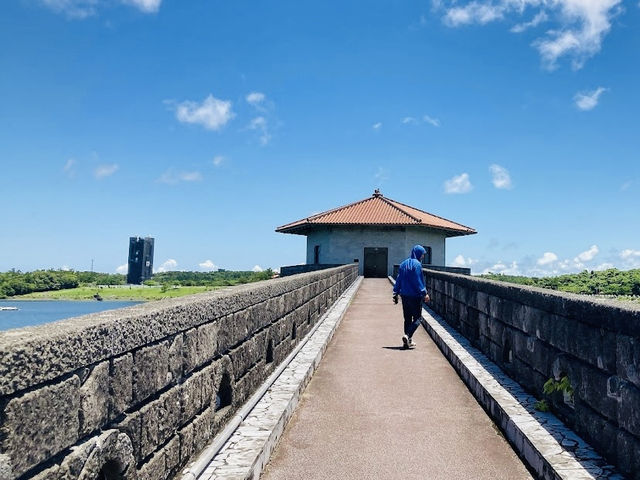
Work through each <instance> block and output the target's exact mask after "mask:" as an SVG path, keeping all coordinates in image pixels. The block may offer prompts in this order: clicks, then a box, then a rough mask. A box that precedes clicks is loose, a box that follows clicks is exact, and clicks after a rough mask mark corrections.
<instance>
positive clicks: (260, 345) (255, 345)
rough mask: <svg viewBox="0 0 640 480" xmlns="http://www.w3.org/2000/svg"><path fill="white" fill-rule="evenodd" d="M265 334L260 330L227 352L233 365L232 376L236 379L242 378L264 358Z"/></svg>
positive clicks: (265, 331) (265, 347) (264, 331)
mask: <svg viewBox="0 0 640 480" xmlns="http://www.w3.org/2000/svg"><path fill="white" fill-rule="evenodd" d="M267 333H268V331H267V330H262V331H261V332H260V333H258V334H256V335H254V336H253V337H252V338H250V339H249V340H247V341H245V342H244V343H242V344H241V345H239V346H238V347H236V348H235V349H233V350H231V351H230V352H229V357H230V359H231V363H232V364H233V374H234V376H235V377H236V378H239V377H241V376H243V375H244V374H245V372H246V371H247V370H249V369H250V368H251V367H252V365H255V364H256V363H257V362H258V361H259V360H260V359H262V358H264V357H265V356H266V351H267Z"/></svg>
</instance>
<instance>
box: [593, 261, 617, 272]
mask: <svg viewBox="0 0 640 480" xmlns="http://www.w3.org/2000/svg"><path fill="white" fill-rule="evenodd" d="M610 268H615V266H614V265H613V263H609V262H604V263H601V264H600V265H598V266H597V267H594V270H598V271H601V270H609V269H610Z"/></svg>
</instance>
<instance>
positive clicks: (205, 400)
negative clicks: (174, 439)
mask: <svg viewBox="0 0 640 480" xmlns="http://www.w3.org/2000/svg"><path fill="white" fill-rule="evenodd" d="M217 369H218V365H209V366H207V367H205V368H203V369H202V370H201V371H199V372H197V373H195V374H193V375H192V376H191V377H189V378H188V379H187V380H186V381H185V382H184V383H183V384H182V385H181V386H180V390H181V392H180V396H181V399H182V400H181V404H182V419H181V423H182V424H184V423H187V422H188V421H189V420H191V419H192V418H193V417H195V416H196V414H198V413H199V412H200V411H201V410H202V409H203V408H206V407H207V406H209V405H211V403H212V402H213V401H214V398H215V397H214V391H215V383H216V375H217Z"/></svg>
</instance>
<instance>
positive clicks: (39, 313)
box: [0, 300, 141, 330]
mask: <svg viewBox="0 0 640 480" xmlns="http://www.w3.org/2000/svg"><path fill="white" fill-rule="evenodd" d="M138 303H141V302H121V301H106V300H105V301H103V302H96V301H95V300H92V301H87V302H82V301H74V302H68V301H64V300H37V301H20V300H0V307H18V309H19V310H0V330H9V329H10V328H20V327H27V326H32V325H40V324H42V323H48V322H54V321H56V320H62V319H63V318H71V317H78V316H80V315H86V314H88V313H96V312H102V311H104V310H113V309H115V308H122V307H129V306H131V305H137V304H138Z"/></svg>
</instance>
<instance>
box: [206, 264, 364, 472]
mask: <svg viewBox="0 0 640 480" xmlns="http://www.w3.org/2000/svg"><path fill="white" fill-rule="evenodd" d="M361 282H362V277H359V278H358V279H357V280H356V281H355V282H354V283H353V284H352V285H351V286H350V287H349V288H348V289H347V290H346V291H345V293H344V294H343V295H342V296H341V297H340V298H339V299H338V301H337V302H336V303H335V304H334V305H333V306H332V307H331V309H330V310H329V311H328V312H327V313H326V314H325V315H324V317H323V318H322V319H321V320H320V325H319V326H318V328H317V330H316V331H315V332H313V333H312V334H310V335H311V337H310V338H309V340H308V342H307V344H306V345H304V347H302V349H301V350H300V352H299V353H298V355H296V357H295V358H294V359H293V360H292V361H291V363H290V364H289V365H288V366H287V368H286V369H285V370H284V371H283V372H282V374H281V375H280V376H279V377H278V379H277V380H276V381H275V382H274V383H273V385H272V386H271V387H270V388H269V389H268V390H267V392H266V393H265V395H264V396H263V397H262V399H261V400H260V401H259V402H258V403H257V404H256V406H255V407H254V408H253V410H252V411H251V413H250V414H249V415H248V416H247V418H246V419H245V420H244V421H243V422H242V423H241V424H240V426H239V427H238V429H237V430H236V431H235V433H234V434H233V435H232V436H231V438H229V440H228V441H227V443H226V444H225V446H224V447H223V448H222V449H221V450H220V452H219V453H218V454H217V455H216V456H215V457H214V458H213V460H212V461H211V463H210V464H209V466H208V467H207V468H206V469H205V470H204V471H203V472H202V473H201V474H200V476H199V477H198V480H214V479H225V480H234V479H248V478H252V479H256V480H257V479H258V478H259V477H260V474H261V473H262V469H263V468H264V466H265V465H266V464H267V463H268V461H269V457H270V456H271V452H272V451H273V449H274V448H275V446H276V444H277V443H278V440H279V439H280V436H281V435H282V432H283V431H284V428H285V426H286V424H287V423H288V421H289V419H290V418H291V416H292V415H293V412H294V411H295V408H296V406H297V405H298V401H299V399H300V396H301V394H302V392H303V391H304V389H305V387H306V386H307V384H308V383H309V381H310V380H311V377H312V376H313V373H314V372H315V370H316V368H317V367H318V365H319V364H320V360H321V359H322V356H323V355H324V352H325V350H326V348H327V346H328V344H329V341H330V340H331V338H332V337H333V334H334V332H335V330H336V329H337V327H338V325H339V324H340V322H341V321H342V318H343V316H344V313H345V311H346V309H347V307H348V306H349V304H350V303H351V300H352V299H353V297H354V295H355V293H356V292H357V290H358V288H359V287H360V283H361Z"/></svg>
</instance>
